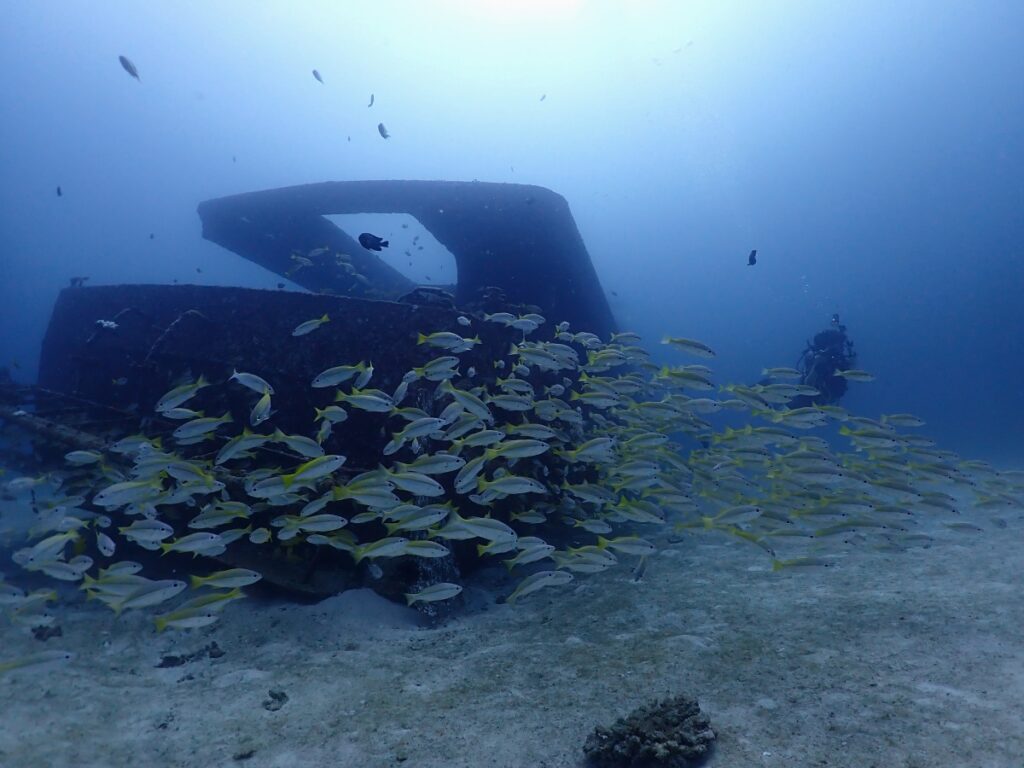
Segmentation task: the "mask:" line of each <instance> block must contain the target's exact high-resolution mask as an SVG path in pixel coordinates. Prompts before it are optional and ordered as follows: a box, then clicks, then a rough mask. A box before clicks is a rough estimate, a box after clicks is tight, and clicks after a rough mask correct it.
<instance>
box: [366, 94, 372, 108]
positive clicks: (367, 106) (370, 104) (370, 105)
mask: <svg viewBox="0 0 1024 768" xmlns="http://www.w3.org/2000/svg"><path fill="white" fill-rule="evenodd" d="M372 106H373V94H372V93H371V94H370V103H369V104H367V105H366V108H367V109H369V108H370V107H372Z"/></svg>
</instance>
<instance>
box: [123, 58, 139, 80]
mask: <svg viewBox="0 0 1024 768" xmlns="http://www.w3.org/2000/svg"><path fill="white" fill-rule="evenodd" d="M117 60H118V61H120V62H121V66H122V67H124V71H125V72H127V73H128V74H129V75H131V76H132V77H134V78H135V79H136V80H138V81H139V82H142V78H140V77H139V70H137V69H136V68H135V65H134V64H132V62H131V60H130V59H129V58H128V57H127V56H118V57H117Z"/></svg>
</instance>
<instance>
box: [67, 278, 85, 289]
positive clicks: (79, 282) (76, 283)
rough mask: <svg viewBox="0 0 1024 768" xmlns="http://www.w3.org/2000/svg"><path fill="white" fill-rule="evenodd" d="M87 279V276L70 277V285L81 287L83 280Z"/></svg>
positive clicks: (83, 283)
mask: <svg viewBox="0 0 1024 768" xmlns="http://www.w3.org/2000/svg"><path fill="white" fill-rule="evenodd" d="M88 279H89V278H88V277H72V278H71V287H72V288H81V287H82V286H83V285H85V281H86V280H88Z"/></svg>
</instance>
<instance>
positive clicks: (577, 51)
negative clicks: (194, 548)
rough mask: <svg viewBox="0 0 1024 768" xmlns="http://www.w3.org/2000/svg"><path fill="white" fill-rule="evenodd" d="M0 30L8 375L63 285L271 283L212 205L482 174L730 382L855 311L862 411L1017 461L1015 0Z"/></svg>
mask: <svg viewBox="0 0 1024 768" xmlns="http://www.w3.org/2000/svg"><path fill="white" fill-rule="evenodd" d="M0 17H2V22H0V67H2V71H3V73H4V77H3V79H2V85H0V88H2V89H3V99H2V103H3V104H4V117H3V119H2V120H0V147H2V151H0V242H2V247H0V277H2V279H0V364H2V365H12V366H14V370H13V373H14V375H15V376H16V377H17V378H18V379H20V380H23V381H31V380H33V379H34V377H35V372H36V366H37V361H38V351H39V346H40V342H41V340H42V336H43V333H44V331H45V328H46V324H47V322H48V318H49V314H50V311H51V308H52V306H53V303H54V300H55V298H56V295H57V292H58V291H59V290H60V289H61V288H62V287H64V286H66V285H67V284H68V279H69V278H70V277H71V276H75V275H88V276H89V277H90V280H89V284H90V285H98V284H105V283H132V282H170V281H172V280H174V279H177V280H180V281H182V282H199V283H203V284H213V285H242V286H256V287H272V286H273V285H274V284H275V283H276V282H278V280H279V279H280V278H279V277H278V276H276V275H273V274H270V273H267V272H265V271H263V270H261V269H260V268H258V267H256V266H254V265H252V264H249V263H248V262H246V261H244V260H243V259H241V258H240V257H238V256H236V255H235V254H232V253H230V252H228V251H226V250H224V249H222V248H219V247H218V246H215V245H213V244H211V243H208V242H206V241H204V240H203V239H202V238H201V237H200V227H199V218H198V216H197V215H196V213H195V207H196V204H197V203H198V202H199V201H200V200H204V199H207V198H211V197H217V196H221V195H228V194H234V193H239V192H246V191H252V190H260V189H267V188H272V187H278V186H286V185H292V184H303V183H308V182H317V181H324V180H355V179H390V178H396V179H452V180H470V179H479V180H481V181H493V182H517V183H529V184H538V185H542V186H546V187H549V188H551V189H553V190H555V191H556V192H558V193H560V194H562V195H564V196H565V197H566V199H567V200H568V201H569V203H570V205H571V208H572V212H573V214H574V216H575V218H576V220H577V223H578V225H579V228H580V231H581V233H582V235H583V238H584V241H585V242H586V244H587V247H588V249H589V251H590V254H591V256H592V258H593V260H594V262H595V265H596V268H597V272H598V275H599V277H600V279H601V281H602V284H603V285H604V287H605V289H606V291H608V292H612V291H614V294H611V293H609V296H610V300H611V303H612V307H613V310H614V311H615V313H616V316H617V318H618V320H619V323H620V325H621V326H623V327H626V328H632V329H634V330H637V331H639V332H640V333H642V334H643V335H644V336H645V337H647V338H648V339H649V340H650V341H651V342H652V343H653V342H654V341H655V340H657V339H658V338H660V336H661V335H662V334H663V333H671V334H675V335H685V336H690V337H696V338H700V339H702V340H704V341H706V342H707V343H709V344H711V345H712V346H713V347H715V348H716V349H717V350H718V353H719V356H718V359H717V361H716V371H717V373H718V376H719V379H720V380H723V381H728V380H737V381H752V380H754V379H756V378H757V377H758V375H759V372H760V369H761V368H762V367H763V366H766V365H792V364H793V363H794V362H795V360H796V357H797V356H798V355H799V353H800V351H801V350H802V349H803V346H804V343H805V341H806V339H808V338H809V337H810V336H812V335H813V334H814V333H815V332H816V331H819V330H822V329H823V328H825V327H826V326H827V324H828V319H829V317H830V316H831V314H832V313H833V312H838V313H840V315H841V316H842V318H843V321H844V322H845V323H846V325H847V326H848V329H849V333H850V336H851V337H852V338H853V340H854V341H855V343H856V345H857V349H858V351H859V354H860V358H859V361H858V362H859V365H860V366H861V367H863V368H866V369H867V370H869V371H871V372H872V373H874V374H875V375H876V376H877V380H876V381H875V382H873V383H871V384H869V385H860V386H858V385H853V386H852V387H851V393H850V395H849V396H848V397H847V399H846V401H844V405H846V406H847V407H849V408H850V409H851V410H852V411H854V412H858V413H864V414H868V415H876V414H878V413H880V412H883V411H912V412H914V413H917V414H919V415H920V416H922V417H923V418H925V419H926V420H927V421H928V422H929V426H928V434H930V435H931V436H933V437H935V438H937V439H938V440H939V441H940V443H941V444H942V445H943V446H944V447H948V448H952V449H955V450H957V451H959V452H961V453H962V454H964V455H969V456H973V457H979V458H987V459H991V460H994V461H996V462H997V463H999V464H1001V465H1007V466H1008V465H1011V464H1014V463H1018V464H1019V460H1020V459H1021V458H1022V453H1024V452H1022V451H1021V447H1020V438H1019V436H1020V435H1021V434H1022V428H1024V384H1022V381H1024V341H1022V333H1021V331H1022V329H1024V309H1022V307H1021V301H1020V293H1021V288H1022V286H1024V266H1022V259H1021V256H1022V245H1021V243H1022V241H1024V237H1022V234H1024V221H1022V216H1024V172H1022V171H1024V130H1022V129H1024V89H1022V88H1021V87H1020V72H1022V71H1024V6H1022V5H1021V4H1020V3H1017V2H994V1H993V2H980V3H969V4H968V3H951V2H950V3H945V2H943V3H934V2H912V1H910V0H907V1H906V2H900V3H885V2H862V3H857V4H851V3H839V2H820V1H815V2H787V3H773V4H767V3H746V2H737V3H726V2H707V3H685V4H684V3H678V2H671V1H666V2H643V3H628V4H627V3H610V2H606V3H586V2H582V1H580V2H556V1H555V0H550V1H549V2H545V3H540V2H522V3H513V2H498V1H496V0H483V1H481V2H470V1H469V0H465V1H463V2H455V1H451V2H424V3H406V2H374V3H354V2H353V3H337V2H322V3H313V2H306V3H302V4H299V5H298V7H294V6H293V5H291V4H284V3H260V4H252V3H242V2H215V3H188V4H185V3H157V2H153V3H127V2H125V3H117V2H103V3H91V2H90V3H86V2H72V1H66V2H61V3H60V4H59V5H58V4H53V3H7V4H5V6H4V7H3V9H2V11H0ZM121 54H123V55H125V56H128V57H129V58H130V59H131V60H132V61H133V62H134V63H135V64H136V66H137V67H138V70H139V73H140V75H141V81H138V82H137V81H135V80H133V79H132V78H130V77H129V76H128V75H127V74H126V73H125V72H124V70H122V69H121V67H120V65H119V64H118V60H117V57H118V55H121ZM313 68H316V69H318V70H319V72H320V73H321V74H322V76H323V79H324V83H323V84H321V83H318V82H317V81H316V80H314V79H313V77H312V75H311V70H312V69H313ZM371 93H372V94H374V97H375V103H374V106H373V107H372V108H368V107H367V106H366V105H367V103H368V101H369V96H370V94H371ZM542 96H544V97H545V98H544V99H543V100H541V97H542ZM381 121H383V122H384V123H385V124H386V125H387V127H388V130H389V131H390V133H391V138H390V139H388V140H387V141H385V140H383V139H381V137H380V136H379V135H378V133H377V129H376V126H377V123H378V122H381ZM349 137H350V138H351V140H350V141H349V140H348V138H349ZM58 185H60V186H61V188H62V191H63V196H62V197H57V196H56V193H55V189H56V187H57V186H58ZM150 233H152V234H153V235H154V238H153V239H150V238H149V235H150ZM752 248H757V249H758V252H759V263H758V265H757V266H756V267H747V266H746V256H747V253H748V252H749V250H750V249H752ZM196 267H200V268H201V269H202V272H201V273H197V272H196ZM654 346H657V345H654Z"/></svg>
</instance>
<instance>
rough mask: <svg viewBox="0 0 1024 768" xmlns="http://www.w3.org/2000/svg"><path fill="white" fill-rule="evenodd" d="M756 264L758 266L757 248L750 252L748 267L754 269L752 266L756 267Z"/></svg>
mask: <svg viewBox="0 0 1024 768" xmlns="http://www.w3.org/2000/svg"><path fill="white" fill-rule="evenodd" d="M755 264H757V248H755V249H754V250H752V251H751V252H750V255H749V256H747V266H748V267H752V266H754V265H755Z"/></svg>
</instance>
